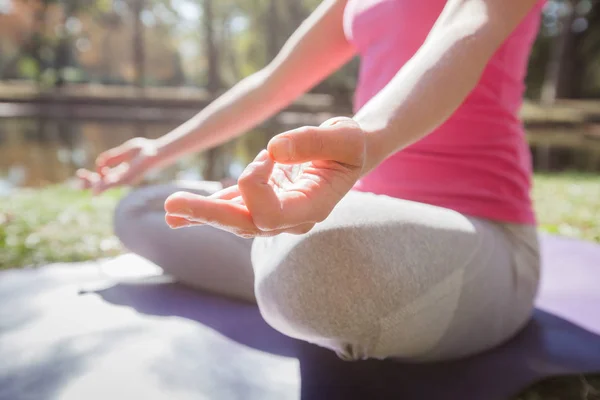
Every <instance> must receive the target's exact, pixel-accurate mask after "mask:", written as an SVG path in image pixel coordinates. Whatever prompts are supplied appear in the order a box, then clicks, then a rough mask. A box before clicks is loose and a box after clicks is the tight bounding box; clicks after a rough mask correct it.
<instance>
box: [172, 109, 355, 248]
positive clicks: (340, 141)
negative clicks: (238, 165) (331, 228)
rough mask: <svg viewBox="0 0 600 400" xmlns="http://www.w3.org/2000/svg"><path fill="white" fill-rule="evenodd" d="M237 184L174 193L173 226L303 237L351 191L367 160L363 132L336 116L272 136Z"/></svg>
mask: <svg viewBox="0 0 600 400" xmlns="http://www.w3.org/2000/svg"><path fill="white" fill-rule="evenodd" d="M267 149H268V150H263V151H262V152H261V153H260V154H259V155H258V156H257V157H256V159H255V160H254V161H253V162H252V163H251V164H249V165H248V166H247V167H246V169H245V170H244V172H243V173H242V175H241V176H240V178H239V180H238V184H237V185H234V186H231V187H228V188H226V189H223V190H221V191H219V192H217V193H215V194H213V195H212V196H209V197H204V196H200V195H196V194H191V193H186V192H178V193H175V194H173V195H171V196H170V197H169V198H168V199H167V200H166V201H165V210H166V212H167V214H166V221H167V223H168V224H169V226H171V227H172V228H181V227H186V226H193V225H203V224H209V225H212V226H215V227H218V228H221V229H223V230H226V231H229V232H232V233H234V234H236V235H238V236H242V237H257V236H274V235H277V234H280V233H284V232H285V233H293V234H302V233H306V232H308V231H309V230H310V229H312V227H313V226H314V225H315V224H316V223H318V222H321V221H323V220H324V219H325V218H327V216H328V215H329V214H330V213H331V211H332V210H333V208H334V207H335V205H336V204H337V203H338V202H339V201H340V200H341V199H342V198H343V197H344V196H345V195H346V193H348V191H350V189H352V187H353V186H354V184H355V183H356V181H357V180H358V178H359V177H360V175H361V171H362V169H363V165H364V162H365V151H366V150H365V133H364V132H363V130H362V129H361V128H360V126H359V125H358V124H357V123H356V122H355V121H354V120H352V119H350V118H345V117H339V118H334V119H330V120H328V121H326V122H325V123H323V124H322V125H321V126H320V127H304V128H300V129H296V130H292V131H289V132H285V133H282V134H280V135H277V136H275V137H274V138H273V139H272V140H271V141H270V142H269V145H268V147H267Z"/></svg>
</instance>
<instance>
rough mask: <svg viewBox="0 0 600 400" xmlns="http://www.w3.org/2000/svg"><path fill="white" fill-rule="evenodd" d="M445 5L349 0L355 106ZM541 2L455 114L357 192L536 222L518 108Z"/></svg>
mask: <svg viewBox="0 0 600 400" xmlns="http://www.w3.org/2000/svg"><path fill="white" fill-rule="evenodd" d="M445 3H446V1H445V0H427V1H420V0H348V4H347V6H346V10H345V16H344V30H345V32H346V36H347V37H348V40H349V41H350V42H351V43H353V45H354V46H355V47H356V48H357V50H358V52H359V54H360V57H361V67H360V74H359V79H358V87H357V89H356V93H355V105H354V106H355V110H358V109H360V108H361V107H362V106H363V105H364V104H365V103H366V102H367V101H368V100H369V99H370V98H371V97H373V96H374V95H375V94H377V92H378V91H379V90H381V89H382V88H383V87H384V86H385V85H386V84H387V83H388V82H389V81H390V80H391V79H392V77H393V76H394V75H395V74H396V72H397V71H398V70H399V69H400V68H401V67H402V66H403V65H404V63H406V62H407V61H408V60H409V59H410V58H411V57H412V55H413V54H414V53H415V52H416V51H417V50H418V48H419V47H420V46H421V44H422V43H423V41H424V40H425V38H426V36H427V34H428V33H429V31H430V29H431V27H432V26H433V24H434V22H435V20H436V19H437V17H438V16H439V14H440V13H441V11H442V9H443V7H444V5H445ZM543 4H544V3H543V1H542V2H540V3H539V4H538V6H536V7H535V9H534V10H532V11H531V13H530V14H529V15H528V16H527V17H526V18H525V19H524V20H523V22H522V23H521V24H520V25H519V26H518V27H517V29H516V30H515V31H514V32H513V33H512V35H511V36H510V37H509V38H508V39H507V40H506V42H505V43H504V44H503V45H502V46H501V48H500V49H499V50H498V51H497V52H496V53H495V55H494V56H493V58H492V59H491V61H490V62H489V64H488V66H487V67H486V69H485V71H484V73H483V76H482V77H481V80H480V82H479V83H478V85H477V87H476V88H475V89H474V90H473V91H472V92H471V93H470V95H469V96H468V97H467V99H466V100H465V101H464V102H463V104H462V105H461V106H460V107H459V109H458V110H457V111H456V112H455V113H454V114H453V116H452V117H451V118H450V119H448V120H447V121H446V122H445V123H444V124H443V125H442V126H440V127H439V128H438V129H437V130H435V131H434V132H432V133H431V134H429V135H428V136H426V137H425V138H423V139H422V140H420V141H419V142H417V143H415V144H413V145H411V146H409V147H407V148H405V149H404V150H402V151H400V152H398V153H396V154H394V155H393V156H391V157H389V158H388V159H387V160H386V161H384V162H383V163H382V164H381V165H380V166H379V167H377V168H376V169H375V170H374V171H372V172H371V173H370V174H369V175H367V176H366V177H364V178H363V179H362V180H360V181H359V182H358V183H357V184H356V186H355V190H359V191H365V192H373V193H376V194H382V195H388V196H392V197H397V198H402V199H407V200H412V201H417V202H422V203H428V204H432V205H436V206H441V207H446V208H449V209H453V210H456V211H458V212H461V213H464V214H467V215H471V216H475V217H482V218H487V219H492V220H497V221H503V222H513V223H522V224H534V223H535V214H534V211H533V207H532V202H531V198H530V188H531V155H530V152H529V147H528V145H527V142H526V140H525V133H524V128H523V124H522V122H521V120H520V118H519V110H520V108H521V104H522V96H523V91H524V83H523V82H524V78H525V74H526V70H527V62H528V58H529V53H530V50H531V46H532V44H533V42H534V40H535V38H536V35H537V32H538V29H539V24H540V14H541V9H542V6H543ZM465 62H469V60H465ZM440 90H443V88H440Z"/></svg>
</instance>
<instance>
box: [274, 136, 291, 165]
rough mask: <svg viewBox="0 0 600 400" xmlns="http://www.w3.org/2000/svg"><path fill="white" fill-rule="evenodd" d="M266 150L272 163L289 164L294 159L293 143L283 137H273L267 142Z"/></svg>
mask: <svg viewBox="0 0 600 400" xmlns="http://www.w3.org/2000/svg"><path fill="white" fill-rule="evenodd" d="M267 150H268V152H269V154H270V155H271V157H272V158H273V160H274V161H278V162H289V161H292V160H293V159H294V143H293V141H292V139H290V138H288V137H285V136H275V137H274V138H273V139H271V140H270V141H269V144H268V145H267Z"/></svg>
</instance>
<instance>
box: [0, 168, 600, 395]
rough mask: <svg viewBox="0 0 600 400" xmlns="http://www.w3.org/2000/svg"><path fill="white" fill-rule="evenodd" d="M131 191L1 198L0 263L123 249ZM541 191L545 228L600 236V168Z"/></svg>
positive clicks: (58, 190)
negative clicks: (122, 202)
mask: <svg viewBox="0 0 600 400" xmlns="http://www.w3.org/2000/svg"><path fill="white" fill-rule="evenodd" d="M124 193H125V191H124V190H115V191H111V192H109V193H107V194H105V195H102V196H100V197H92V196H91V195H89V194H88V193H85V192H80V191H77V190H74V189H70V188H67V187H65V186H51V187H47V188H44V189H23V190H20V191H18V192H16V193H15V194H14V195H12V196H10V197H6V198H0V269H6V268H18V267H24V266H35V265H42V264H45V263H49V262H57V261H83V260H90V259H94V258H99V257H108V256H113V255H116V254H119V253H120V252H122V251H123V249H122V248H121V246H120V245H119V243H118V241H117V240H116V239H115V237H114V236H113V235H112V232H111V218H112V211H113V210H114V207H115V205H116V203H117V201H118V199H119V198H120V197H121V196H123V194H124ZM534 199H535V203H536V209H537V212H538V218H539V221H540V227H541V229H542V230H544V231H547V232H551V233H554V234H559V235H565V236H571V237H576V238H580V239H584V240H590V241H596V242H600V175H598V174H596V175H585V174H577V173H565V174H539V175H537V176H536V177H535V186H534ZM542 399H543V400H554V399H555V400H571V399H572V400H579V399H584V400H593V399H600V377H590V376H588V377H585V378H584V377H570V378H557V379H552V380H547V381H544V382H542V383H540V384H538V385H535V386H534V387H532V388H530V389H528V390H527V391H525V392H523V393H522V394H520V395H519V396H518V397H517V398H515V400H542Z"/></svg>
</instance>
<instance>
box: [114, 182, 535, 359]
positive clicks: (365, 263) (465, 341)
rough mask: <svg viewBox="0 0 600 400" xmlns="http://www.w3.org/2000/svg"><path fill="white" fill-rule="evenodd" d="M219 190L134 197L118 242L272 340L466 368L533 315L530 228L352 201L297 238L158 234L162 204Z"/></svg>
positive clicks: (202, 185)
mask: <svg viewBox="0 0 600 400" xmlns="http://www.w3.org/2000/svg"><path fill="white" fill-rule="evenodd" d="M219 188H220V185H219V184H217V183H212V182H198V183H185V184H184V183H179V184H165V185H159V186H150V187H146V188H142V189H139V190H136V191H134V192H132V193H131V194H129V195H128V196H127V197H126V198H125V199H123V200H122V201H121V203H120V204H119V206H118V207H117V210H116V213H115V231H116V234H117V235H118V237H119V238H120V239H121V241H122V242H123V244H124V245H125V246H126V247H127V248H129V249H130V250H131V251H133V252H135V253H137V254H139V255H141V256H143V257H145V258H147V259H149V260H150V261H152V262H154V263H156V264H157V265H159V266H160V267H162V268H163V270H164V271H165V272H166V273H168V274H170V275H172V276H174V277H175V278H176V279H178V280H179V281H181V282H182V283H184V284H187V285H190V286H193V287H196V288H199V289H203V290H208V291H212V292H216V293H219V294H222V295H225V296H232V297H236V298H239V299H243V300H247V301H252V302H257V303H258V306H259V308H260V310H261V314H262V315H263V317H264V318H265V320H266V321H267V322H268V323H269V324H270V325H271V326H273V327H274V328H275V329H277V330H279V331H280V332H282V333H284V334H286V335H288V336H291V337H294V338H298V339H301V340H305V341H308V342H311V343H315V344H317V345H320V346H323V347H327V348H330V349H332V350H333V351H335V352H336V353H337V354H338V355H339V356H340V357H341V358H343V359H346V360H357V359H364V358H369V357H373V358H398V359H403V360H409V361H433V360H445V359H454V358H459V357H464V356H468V355H471V354H474V353H477V352H481V351H484V350H486V349H489V348H491V347H494V346H496V345H498V344H500V343H502V342H504V341H506V340H507V339H508V338H510V337H512V336H513V335H514V334H515V333H516V332H517V331H519V329H520V328H521V327H523V325H524V324H525V323H526V322H527V320H528V319H529V317H530V315H531V313H532V310H533V301H534V297H535V294H536V291H537V286H538V280H539V268H540V265H539V264H540V262H539V251H538V240H537V232H536V229H535V227H534V226H529V225H517V224H507V223H497V222H492V221H489V220H484V219H480V218H473V217H469V216H465V215H462V214H460V213H457V212H455V211H452V210H449V209H444V208H440V207H434V206H430V205H426V204H420V203H415V202H410V201H405V200H400V199H395V198H391V197H387V196H377V195H373V194H368V193H359V192H350V193H349V194H348V195H347V196H346V197H345V198H344V199H343V200H342V201H341V202H340V204H339V205H338V206H337V207H336V208H335V210H334V211H333V212H332V214H331V215H330V216H329V217H328V218H327V219H326V220H325V221H324V222H322V223H320V224H318V225H317V226H315V228H314V229H313V230H312V231H311V232H309V233H308V234H305V235H300V236H297V235H289V234H282V235H278V236H276V237H273V238H259V239H254V240H250V239H242V238H239V237H237V236H234V235H232V234H229V233H226V232H224V231H221V230H219V229H215V228H212V227H210V226H196V227H191V228H183V229H176V230H171V229H170V228H169V227H168V226H167V225H166V223H165V221H164V214H165V213H164V208H163V203H164V200H165V199H166V198H167V197H168V196H169V195H170V194H171V193H173V192H175V191H179V190H185V191H191V192H195V193H200V194H204V195H208V194H210V193H213V192H214V191H216V190H218V189H219Z"/></svg>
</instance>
